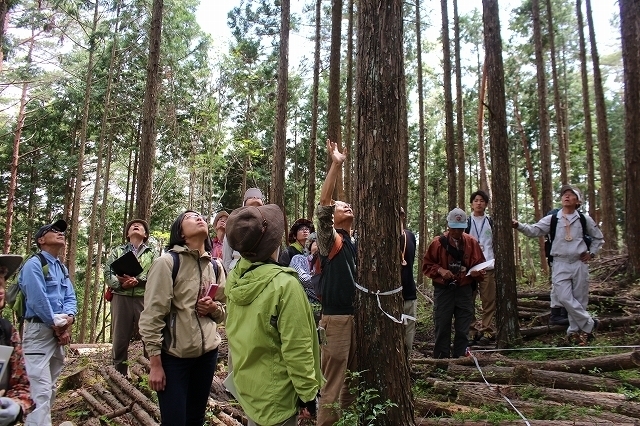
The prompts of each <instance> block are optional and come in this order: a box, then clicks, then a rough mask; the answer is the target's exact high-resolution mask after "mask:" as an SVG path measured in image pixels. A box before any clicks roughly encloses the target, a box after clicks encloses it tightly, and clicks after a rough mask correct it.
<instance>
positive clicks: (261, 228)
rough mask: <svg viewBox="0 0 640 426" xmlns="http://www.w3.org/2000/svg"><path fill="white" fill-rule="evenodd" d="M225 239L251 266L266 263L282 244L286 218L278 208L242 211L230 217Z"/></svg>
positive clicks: (266, 207)
mask: <svg viewBox="0 0 640 426" xmlns="http://www.w3.org/2000/svg"><path fill="white" fill-rule="evenodd" d="M226 235H227V240H228V241H229V245H230V246H231V248H232V249H234V250H237V251H238V252H239V253H240V254H241V255H242V257H244V258H246V259H247V260H249V261H251V262H261V261H264V260H267V259H268V258H269V257H270V256H271V255H272V254H273V252H275V251H276V249H277V248H278V247H279V246H280V243H281V242H282V237H283V235H284V214H283V213H282V210H280V207H278V206H277V205H275V204H267V205H265V206H259V207H252V206H249V207H240V208H238V209H235V210H234V211H232V212H231V215H229V218H228V219H227V233H226Z"/></svg>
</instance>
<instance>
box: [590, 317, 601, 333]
mask: <svg viewBox="0 0 640 426" xmlns="http://www.w3.org/2000/svg"><path fill="white" fill-rule="evenodd" d="M599 326H600V321H598V320H597V319H595V318H594V319H593V328H592V329H591V333H589V334H596V331H598V327H599Z"/></svg>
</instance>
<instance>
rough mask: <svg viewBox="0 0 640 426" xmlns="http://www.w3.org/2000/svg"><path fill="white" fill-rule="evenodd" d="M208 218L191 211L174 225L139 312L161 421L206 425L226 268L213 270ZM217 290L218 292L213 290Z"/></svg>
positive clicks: (179, 217)
mask: <svg viewBox="0 0 640 426" xmlns="http://www.w3.org/2000/svg"><path fill="white" fill-rule="evenodd" d="M208 231H209V229H208V226H207V222H206V221H205V220H204V219H203V217H202V216H201V215H200V214H198V213H196V212H193V211H190V210H188V211H186V212H184V213H182V214H180V215H179V216H178V217H177V218H176V220H175V221H174V222H173V224H172V225H171V232H170V236H169V243H168V245H167V247H166V249H167V252H166V253H165V254H164V255H162V256H161V257H159V258H158V259H156V260H155V261H154V262H153V264H152V265H151V269H150V270H149V275H148V277H147V282H148V285H147V287H146V289H145V294H144V310H143V311H142V314H141V315H140V335H141V336H142V340H143V342H144V344H145V348H146V350H147V352H148V354H149V360H150V369H151V370H150V373H149V387H150V388H151V389H152V390H154V391H156V392H157V393H158V405H159V407H160V414H161V417H162V419H161V422H162V423H161V424H162V425H194V426H195V425H199V426H200V425H202V424H203V423H204V415H205V409H206V405H207V399H208V397H209V391H210V389H211V383H212V381H213V375H214V373H215V371H216V364H217V359H218V345H219V344H220V342H221V340H222V339H221V338H220V335H219V334H218V332H217V324H218V323H219V322H220V321H222V320H223V319H224V315H225V312H224V309H223V306H222V303H221V302H219V301H217V300H216V299H218V300H222V301H224V291H223V287H224V281H225V277H224V272H223V269H222V268H218V275H219V276H216V273H215V272H214V269H213V266H212V264H211V256H210V254H209V253H210V251H211V247H210V239H209V236H208ZM215 289H217V291H215Z"/></svg>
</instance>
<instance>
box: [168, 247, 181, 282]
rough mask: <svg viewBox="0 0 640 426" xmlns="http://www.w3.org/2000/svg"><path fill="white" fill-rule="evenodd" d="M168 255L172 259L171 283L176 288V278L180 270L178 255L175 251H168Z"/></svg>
mask: <svg viewBox="0 0 640 426" xmlns="http://www.w3.org/2000/svg"><path fill="white" fill-rule="evenodd" d="M169 254H170V255H171V257H172V258H173V266H172V267H171V280H172V281H173V286H174V287H175V286H176V277H177V276H178V271H179V270H180V255H179V254H178V253H176V252H175V251H170V252H169Z"/></svg>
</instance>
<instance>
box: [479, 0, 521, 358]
mask: <svg viewBox="0 0 640 426" xmlns="http://www.w3.org/2000/svg"><path fill="white" fill-rule="evenodd" d="M482 5H483V16H484V17H483V20H484V40H485V42H484V45H485V50H486V62H487V84H488V86H489V87H490V88H491V90H489V96H488V102H487V104H488V110H489V146H490V149H491V170H492V171H493V172H492V173H491V186H492V187H493V188H511V177H510V174H511V173H510V166H509V139H508V137H507V113H506V101H505V95H504V93H505V90H504V67H503V63H502V39H501V37H500V19H499V12H500V11H499V8H498V0H483V1H482ZM493 221H494V223H495V229H509V226H510V225H511V192H510V191H504V192H502V193H501V194H498V196H496V197H495V198H494V201H493ZM493 247H494V251H495V257H496V259H500V262H498V263H497V264H496V268H495V269H496V283H497V288H496V305H497V306H496V308H497V312H496V314H497V315H496V324H498V336H497V341H498V347H499V348H505V347H509V346H513V345H514V344H516V343H518V341H519V340H520V330H519V324H518V304H517V289H516V277H515V274H514V271H515V261H514V257H513V232H498V233H496V235H495V238H494V241H493Z"/></svg>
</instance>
